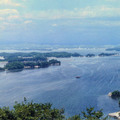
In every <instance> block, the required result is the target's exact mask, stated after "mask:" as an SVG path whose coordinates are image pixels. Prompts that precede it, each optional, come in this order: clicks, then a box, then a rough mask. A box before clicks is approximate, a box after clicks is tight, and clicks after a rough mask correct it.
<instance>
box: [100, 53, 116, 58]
mask: <svg viewBox="0 0 120 120" xmlns="http://www.w3.org/2000/svg"><path fill="white" fill-rule="evenodd" d="M113 55H116V53H101V54H99V56H100V57H104V56H113Z"/></svg>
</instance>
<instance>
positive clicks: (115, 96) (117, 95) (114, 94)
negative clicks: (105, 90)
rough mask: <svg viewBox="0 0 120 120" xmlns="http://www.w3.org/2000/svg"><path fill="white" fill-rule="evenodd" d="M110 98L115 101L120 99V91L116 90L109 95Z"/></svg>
mask: <svg viewBox="0 0 120 120" xmlns="http://www.w3.org/2000/svg"><path fill="white" fill-rule="evenodd" d="M108 96H109V97H111V98H113V99H120V91H118V90H116V91H113V92H110V93H109V94H108Z"/></svg>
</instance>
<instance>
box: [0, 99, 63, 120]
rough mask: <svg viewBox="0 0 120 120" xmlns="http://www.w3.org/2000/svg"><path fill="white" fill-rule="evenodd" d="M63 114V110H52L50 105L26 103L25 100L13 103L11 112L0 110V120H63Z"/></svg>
mask: <svg viewBox="0 0 120 120" xmlns="http://www.w3.org/2000/svg"><path fill="white" fill-rule="evenodd" d="M63 114H64V110H63V109H60V110H59V109H56V108H52V105H51V104H50V103H46V104H39V103H33V102H28V101H27V100H26V98H25V99H24V101H23V102H22V103H18V102H15V105H14V109H13V110H9V108H0V120H63V119H64V115H63Z"/></svg>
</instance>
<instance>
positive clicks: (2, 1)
mask: <svg viewBox="0 0 120 120" xmlns="http://www.w3.org/2000/svg"><path fill="white" fill-rule="evenodd" d="M0 5H10V6H16V7H17V6H21V4H19V3H15V2H12V0H0Z"/></svg>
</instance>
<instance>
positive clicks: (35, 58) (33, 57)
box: [0, 52, 118, 71]
mask: <svg viewBox="0 0 120 120" xmlns="http://www.w3.org/2000/svg"><path fill="white" fill-rule="evenodd" d="M115 55H118V54H117V53H101V54H99V55H95V54H87V55H81V54H79V53H68V52H49V53H39V52H31V53H20V52H18V53H0V61H1V62H3V61H6V62H7V64H6V65H5V66H4V67H0V71H5V70H8V71H17V70H23V69H34V68H46V67H49V66H60V65H61V61H58V60H57V58H70V57H95V56H99V57H104V56H115ZM51 57H53V58H55V59H49V58H51Z"/></svg>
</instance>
